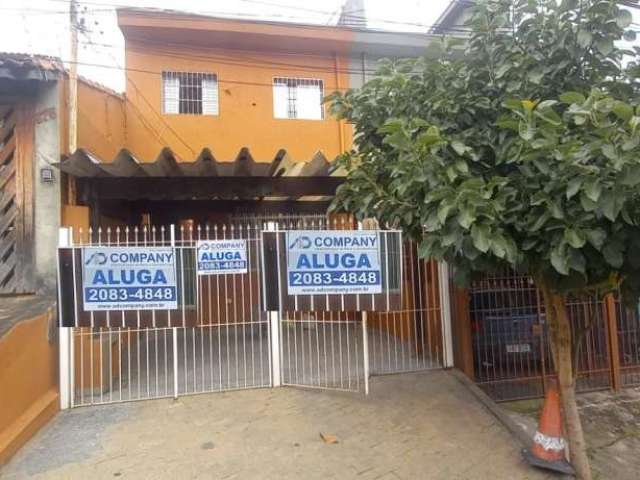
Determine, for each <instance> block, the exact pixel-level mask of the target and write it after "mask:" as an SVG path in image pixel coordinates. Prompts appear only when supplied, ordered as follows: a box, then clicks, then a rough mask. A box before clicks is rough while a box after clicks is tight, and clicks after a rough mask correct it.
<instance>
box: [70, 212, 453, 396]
mask: <svg viewBox="0 0 640 480" xmlns="http://www.w3.org/2000/svg"><path fill="white" fill-rule="evenodd" d="M355 227H356V225H355V224H354V223H353V222H352V221H351V220H350V219H348V218H344V217H343V218H338V219H331V220H330V219H328V218H327V217H325V216H313V217H309V216H307V217H293V216H291V217H282V216H279V217H245V218H237V219H234V220H233V221H229V222H227V223H225V224H220V225H208V226H207V225H205V226H193V225H188V224H187V225H183V226H181V227H178V228H173V227H167V228H163V227H152V226H147V227H144V226H143V227H106V228H100V229H97V230H95V231H93V230H89V231H82V230H79V231H77V232H72V231H71V230H70V229H63V231H61V248H60V253H59V256H60V260H59V263H60V265H61V266H63V265H65V262H66V264H67V265H68V266H69V268H67V270H70V271H71V272H72V275H70V277H69V278H67V280H66V282H60V284H61V285H62V286H61V290H60V292H59V295H60V299H61V302H60V303H61V304H63V303H65V302H67V306H68V305H73V307H74V308H73V315H74V322H75V323H74V325H75V326H73V327H72V328H63V329H62V330H61V335H60V338H61V357H60V363H61V385H62V387H61V391H62V395H61V402H62V405H63V407H66V406H81V405H92V404H102V403H113V402H121V401H134V400H144V399H152V398H162V397H178V396H180V395H187V394H196V393H205V392H219V391H228V390H236V389H247V388H261V387H272V386H279V385H292V386H304V387H311V388H322V389H338V390H346V391H363V392H368V380H369V377H370V375H376V374H388V373H400V372H405V371H416V370H423V369H429V368H441V367H443V366H449V365H450V361H449V360H448V358H449V357H450V352H451V347H450V334H448V332H449V329H448V326H447V325H448V322H446V321H445V322H443V320H442V319H443V316H446V313H447V312H446V308H443V307H446V306H447V305H448V304H449V302H448V301H447V300H446V299H445V298H444V297H443V295H446V294H447V292H446V289H444V288H440V285H442V284H443V282H442V278H443V275H445V276H446V271H445V270H444V269H443V266H441V265H437V264H436V263H434V262H430V261H424V260H420V259H418V258H417V255H416V250H415V246H414V245H412V244H411V243H410V242H405V243H404V244H403V243H402V242H401V241H400V240H399V238H400V237H399V236H397V237H396V239H395V240H392V233H391V232H389V233H388V234H385V235H384V236H385V237H386V240H385V243H386V248H385V252H384V253H385V262H386V265H387V266H386V268H387V270H389V271H390V270H392V269H393V268H396V270H398V271H396V272H394V274H395V276H396V277H397V281H394V284H393V285H392V287H393V288H388V289H387V290H389V291H390V292H391V293H388V294H387V298H386V299H383V301H387V302H391V303H393V308H392V309H391V310H392V311H385V312H381V311H380V312H376V311H372V310H373V309H372V308H371V307H370V306H368V305H365V302H364V301H363V304H362V305H357V307H358V308H354V309H352V310H346V309H345V308H342V309H341V308H333V307H332V303H331V302H333V301H335V299H331V301H329V299H328V298H327V299H320V298H316V299H314V300H312V302H316V305H313V308H308V306H306V307H305V306H304V305H298V304H297V300H296V304H295V305H293V306H292V307H291V308H288V309H283V310H282V311H279V312H267V311H265V309H264V308H263V306H262V301H261V298H262V295H263V292H262V281H263V278H262V277H263V274H264V258H263V247H264V245H263V241H264V239H263V233H264V232H263V230H276V231H281V232H282V231H285V230H293V229H352V228H355ZM199 239H245V240H246V241H247V251H248V254H247V257H248V258H247V260H248V273H246V274H227V275H215V276H197V275H195V273H194V268H195V262H194V259H195V253H194V252H195V244H196V241H197V240H199ZM95 245H101V246H104V245H109V246H171V247H173V248H175V252H176V260H177V271H178V274H177V281H178V309H176V310H167V311H126V312H125V311H122V312H120V311H118V312H84V311H83V308H82V295H81V293H80V290H79V289H80V288H81V286H80V284H81V281H80V275H81V258H82V256H81V254H80V251H81V249H82V248H83V247H87V246H95ZM389 265H397V266H396V267H391V266H389ZM61 269H62V267H61ZM63 276H64V274H63ZM69 284H71V285H72V287H71V288H69V287H66V288H65V287H64V285H69ZM444 284H446V285H448V282H444ZM393 296H395V298H391V297H393ZM322 302H324V304H325V305H327V308H321V307H320V305H321V304H323V303H322ZM61 308H62V307H61ZM61 316H62V313H61ZM448 335H449V336H448ZM65 385H67V388H65V387H64V386H65Z"/></svg>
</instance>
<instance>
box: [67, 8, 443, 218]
mask: <svg viewBox="0 0 640 480" xmlns="http://www.w3.org/2000/svg"><path fill="white" fill-rule="evenodd" d="M118 22H119V26H120V29H121V30H122V33H123V34H124V38H125V53H126V55H125V56H126V65H125V68H126V93H125V95H124V97H123V99H122V108H121V109H117V110H116V109H113V110H108V109H104V108H102V106H101V105H99V104H98V103H97V102H91V101H90V99H87V101H85V102H84V103H81V104H80V106H79V109H80V113H79V115H80V117H81V119H82V118H84V119H86V120H87V121H86V122H85V121H80V122H79V129H80V131H82V129H83V128H89V127H91V126H92V128H93V129H94V130H96V131H94V132H92V134H93V135H92V136H91V138H92V140H91V142H90V143H80V144H79V147H80V148H79V150H78V151H77V152H75V153H74V154H73V155H71V156H70V157H69V158H68V159H67V160H65V161H64V162H63V163H62V164H61V169H62V171H63V172H66V173H67V174H68V175H69V177H70V178H72V179H74V181H72V182H71V185H72V186H73V187H74V188H71V190H70V193H71V194H70V195H69V198H68V202H67V203H68V204H69V205H67V207H65V212H66V215H65V216H66V218H65V220H66V223H67V224H70V225H74V224H75V225H87V226H88V224H91V225H93V226H94V227H95V226H98V225H101V224H102V225H104V224H113V223H114V222H115V223H118V224H128V225H139V224H140V223H141V222H143V221H145V222H151V223H154V224H168V223H180V222H184V221H185V220H192V221H195V222H198V223H202V222H206V221H210V220H214V219H215V220H218V221H219V220H221V218H220V216H223V217H224V216H226V215H229V214H233V213H245V214H246V213H251V212H254V213H255V212H270V213H282V212H287V213H304V212H323V211H324V210H325V209H326V207H327V204H328V201H329V200H330V199H331V195H332V194H333V192H334V191H335V188H336V187H337V186H338V185H339V183H340V181H341V179H340V176H339V175H336V174H335V172H333V174H332V172H330V168H329V162H330V161H331V160H332V159H334V158H335V157H336V156H337V155H338V154H340V153H342V152H344V151H346V150H347V149H349V148H350V147H351V140H352V127H351V126H350V125H347V124H345V123H344V122H341V121H338V120H337V119H335V118H333V117H332V116H331V115H330V113H329V109H328V106H327V104H325V103H323V98H324V97H325V96H326V95H328V94H330V93H331V92H334V91H336V90H345V89H348V88H353V87H357V86H360V85H361V84H362V83H363V82H364V81H366V80H367V79H369V78H370V77H371V76H372V75H373V74H374V71H375V68H376V62H377V60H378V59H380V58H381V57H412V56H419V55H422V54H424V52H425V47H426V46H427V44H428V43H429V42H430V41H431V40H432V38H433V37H432V36H431V35H428V34H415V33H411V34H402V33H394V32H383V31H375V30H367V29H365V28H362V27H359V26H352V25H351V26H350V25H341V24H339V25H338V26H319V25H302V24H291V23H278V22H267V21H249V20H230V19H221V18H213V17H207V16H200V15H192V14H186V13H179V12H172V11H162V10H150V9H133V8H127V9H120V10H118ZM99 125H102V128H101V129H100V128H97V127H98V126H99ZM99 130H101V131H99ZM87 137H89V136H88V135H84V136H83V137H82V138H87Z"/></svg>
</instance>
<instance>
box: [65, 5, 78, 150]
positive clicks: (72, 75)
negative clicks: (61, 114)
mask: <svg viewBox="0 0 640 480" xmlns="http://www.w3.org/2000/svg"><path fill="white" fill-rule="evenodd" d="M69 30H70V33H71V60H70V65H69V98H68V102H67V105H68V112H69V153H71V154H72V153H74V152H75V151H76V148H78V2H77V0H71V2H69Z"/></svg>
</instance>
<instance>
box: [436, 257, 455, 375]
mask: <svg viewBox="0 0 640 480" xmlns="http://www.w3.org/2000/svg"><path fill="white" fill-rule="evenodd" d="M438 282H439V284H440V285H439V287H440V288H439V290H440V317H441V319H442V347H443V358H442V362H443V363H442V366H443V367H445V368H449V367H453V338H452V334H451V297H450V295H449V265H447V263H446V262H438Z"/></svg>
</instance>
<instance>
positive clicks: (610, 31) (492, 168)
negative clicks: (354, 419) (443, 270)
mask: <svg viewBox="0 0 640 480" xmlns="http://www.w3.org/2000/svg"><path fill="white" fill-rule="evenodd" d="M629 25H630V15H629V13H628V12H627V11H626V10H624V9H621V8H619V7H618V6H617V4H616V2H615V1H613V0H582V1H571V0H564V1H562V2H560V4H559V5H558V4H557V2H556V0H535V1H534V0H517V1H507V0H499V1H496V0H494V1H480V2H478V3H477V5H476V6H475V7H474V13H473V16H472V18H471V20H470V26H471V28H472V34H471V37H470V38H469V39H468V41H467V42H465V44H464V47H461V45H460V42H459V41H458V40H453V39H449V38H444V39H443V41H442V44H441V49H440V53H439V54H438V55H437V56H436V57H435V58H422V59H418V60H400V61H396V62H391V61H386V62H384V63H383V64H382V65H381V67H380V70H379V75H378V76H377V77H376V78H374V79H373V80H371V81H369V82H368V83H367V84H365V85H364V86H363V88H361V89H359V90H354V91H349V92H346V93H344V94H340V93H336V94H334V95H332V96H331V102H332V109H333V112H334V113H335V114H336V115H338V116H339V117H340V118H343V119H346V120H348V121H349V122H352V123H353V124H354V126H355V140H354V143H355V146H356V149H355V150H354V151H352V152H350V153H348V154H346V155H343V156H342V157H340V158H339V159H338V160H337V164H338V166H340V167H344V168H346V170H347V171H348V177H347V181H346V183H345V184H344V185H342V186H341V187H340V188H339V190H338V193H337V196H336V201H335V202H334V205H333V208H335V209H340V210H346V211H351V212H355V213H356V214H357V215H358V216H360V217H366V216H373V217H376V218H378V219H380V220H381V221H382V222H385V223H388V224H391V225H394V226H396V227H399V228H402V229H403V230H404V231H405V232H407V233H408V234H409V235H411V236H412V237H414V238H415V239H416V240H418V241H419V242H420V254H421V255H424V256H429V257H435V258H440V259H445V260H447V261H449V262H451V263H452V264H454V265H455V266H456V272H457V274H458V275H459V279H460V280H465V279H467V278H469V276H470V275H471V274H473V273H474V272H486V271H488V270H492V269H497V268H502V267H505V266H509V267H512V268H516V269H518V270H523V271H527V272H529V273H531V274H532V275H534V276H535V277H536V278H539V279H543V280H544V281H545V282H546V284H547V285H550V286H551V288H553V289H554V290H556V291H559V292H566V291H576V290H588V289H597V290H598V291H600V292H602V291H604V290H606V289H607V288H614V287H617V286H621V287H622V288H623V289H624V290H625V294H626V297H625V298H627V299H628V300H630V299H637V296H638V291H639V289H640V193H638V192H640V188H639V186H640V185H639V184H640V146H639V145H640V107H638V102H637V98H638V95H637V82H636V78H637V77H634V75H633V69H634V68H635V69H636V70H637V67H636V66H635V64H634V63H631V68H630V69H629V72H625V71H624V70H623V69H622V67H621V64H622V62H621V59H622V56H623V54H631V53H633V52H626V51H623V50H621V49H619V48H618V47H617V46H616V42H617V41H618V40H619V39H621V38H623V36H624V35H625V32H626V28H627V27H629ZM626 35H627V36H629V35H630V34H626ZM461 50H462V52H461Z"/></svg>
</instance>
